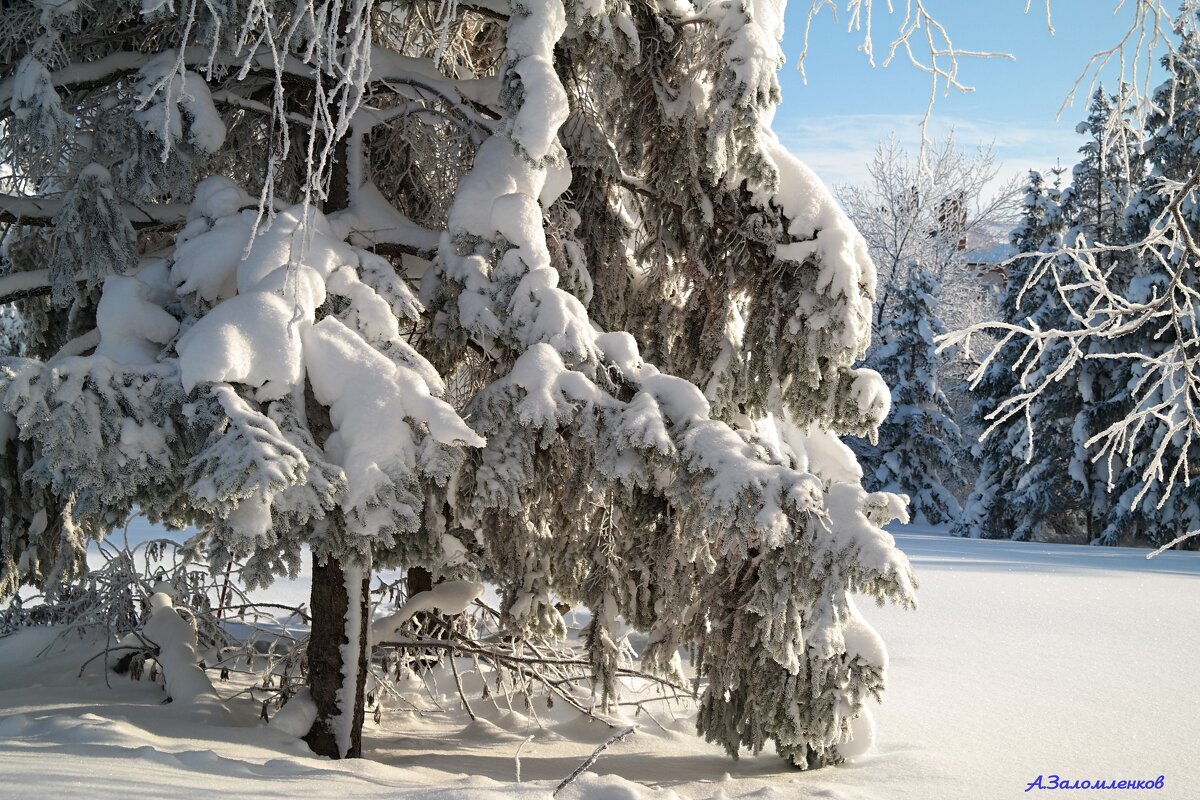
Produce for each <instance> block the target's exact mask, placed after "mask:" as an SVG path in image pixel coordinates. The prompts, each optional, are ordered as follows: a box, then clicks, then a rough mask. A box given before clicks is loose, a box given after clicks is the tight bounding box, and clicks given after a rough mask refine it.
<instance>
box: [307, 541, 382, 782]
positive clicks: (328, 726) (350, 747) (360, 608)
mask: <svg viewBox="0 0 1200 800" xmlns="http://www.w3.org/2000/svg"><path fill="white" fill-rule="evenodd" d="M347 578H349V580H348V579H347ZM370 580H371V577H370V570H360V569H359V568H357V567H352V568H350V569H349V570H345V569H343V567H342V564H341V563H340V562H339V561H337V560H336V559H334V558H330V559H328V560H327V561H326V563H324V564H321V563H319V562H318V561H317V558H316V556H313V578H312V603H311V605H310V608H311V609H312V614H313V620H312V636H311V637H310V638H309V642H308V685H309V691H310V692H311V693H312V699H313V703H315V704H316V706H317V718H316V721H315V722H313V726H312V728H311V729H310V730H309V732H308V735H306V736H305V737H304V741H306V742H308V746H309V747H310V748H312V751H313V752H314V753H316V754H317V755H321V756H329V757H330V758H359V757H360V756H362V726H363V715H364V708H365V703H364V695H365V689H366V682H367V625H368V622H369V621H370V619H369V618H370V613H369V611H370V609H369V607H368V604H367V600H368V597H369V595H368V590H369V588H370ZM351 639H353V640H354V641H353V642H352V641H351ZM349 655H352V656H353V657H354V659H355V660H356V661H357V664H356V665H355V667H356V668H355V667H351V670H352V671H353V675H352V676H348V675H347V674H346V666H347V665H346V663H345V659H346V656H349ZM350 678H352V680H351V679H350ZM345 714H349V715H350V718H349V719H347V718H346V717H344V716H343V715H345Z"/></svg>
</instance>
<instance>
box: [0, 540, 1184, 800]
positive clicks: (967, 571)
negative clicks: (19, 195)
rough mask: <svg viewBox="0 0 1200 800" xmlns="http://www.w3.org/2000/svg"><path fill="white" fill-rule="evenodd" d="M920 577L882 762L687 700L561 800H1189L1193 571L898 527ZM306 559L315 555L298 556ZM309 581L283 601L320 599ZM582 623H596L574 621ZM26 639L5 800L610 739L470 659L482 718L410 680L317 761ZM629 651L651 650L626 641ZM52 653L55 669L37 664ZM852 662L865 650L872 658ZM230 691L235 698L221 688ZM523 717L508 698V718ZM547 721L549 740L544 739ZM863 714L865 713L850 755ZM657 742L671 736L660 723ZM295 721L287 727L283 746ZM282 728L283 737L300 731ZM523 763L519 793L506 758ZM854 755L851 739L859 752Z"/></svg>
mask: <svg viewBox="0 0 1200 800" xmlns="http://www.w3.org/2000/svg"><path fill="white" fill-rule="evenodd" d="M893 531H894V533H895V535H896V539H897V541H898V543H899V544H900V546H901V547H902V548H903V549H904V551H905V552H906V553H907V554H908V556H909V558H910V559H911V560H912V562H913V563H914V565H915V567H916V569H917V572H918V575H919V577H920V580H921V591H920V600H921V608H920V610H918V611H915V612H909V611H904V610H902V609H897V608H892V607H887V608H871V609H869V616H870V620H871V624H872V626H873V627H874V628H876V629H877V630H878V631H879V633H880V634H881V635H882V637H883V639H885V640H886V641H887V643H888V650H889V652H890V656H891V657H890V663H889V665H888V675H889V682H890V686H889V689H888V692H887V694H886V695H885V699H884V703H883V704H882V705H876V704H875V703H873V702H872V703H870V708H871V710H872V712H873V716H874V725H875V728H876V730H875V745H876V746H875V749H874V751H873V752H871V753H869V754H866V755H863V756H861V757H859V758H857V759H856V760H854V761H852V762H851V763H849V764H847V765H845V766H842V767H838V768H832V769H824V770H819V771H816V772H810V773H802V772H798V771H796V770H795V769H792V768H789V767H788V766H787V765H785V764H784V763H783V762H782V761H781V760H780V759H779V758H778V757H776V756H775V755H774V754H772V753H769V752H768V753H764V754H763V755H761V756H758V757H748V756H744V757H743V758H742V759H740V760H739V761H736V762H735V761H732V760H731V759H729V758H728V757H726V756H725V755H724V754H723V753H722V751H721V750H720V749H719V748H717V747H714V746H712V745H708V744H705V743H704V742H703V741H701V740H699V739H697V738H696V737H695V736H694V734H693V733H692V725H693V723H692V719H691V717H690V715H689V714H688V713H687V711H686V709H684V708H683V707H677V708H675V709H674V710H673V711H672V710H669V709H667V708H665V707H664V706H662V705H661V704H654V705H652V706H650V707H649V708H648V711H649V712H650V713H651V714H653V716H654V719H655V720H657V723H659V724H661V725H662V728H660V727H658V724H656V723H655V722H654V721H651V720H650V719H649V717H648V716H647V715H645V714H643V715H641V716H639V717H634V718H631V719H630V722H631V723H632V724H638V725H639V726H640V727H639V729H638V731H637V733H635V734H634V735H631V736H629V737H627V738H626V739H625V740H624V741H622V742H620V743H618V744H616V745H614V746H612V747H610V748H609V749H608V750H606V751H605V752H604V753H603V754H602V755H601V756H600V758H599V760H598V761H597V762H596V764H595V765H594V766H593V767H592V769H591V770H590V771H589V772H588V773H586V774H585V775H584V776H583V777H581V778H580V779H579V781H577V782H576V783H575V784H572V786H570V787H569V788H568V789H566V790H564V792H563V793H562V794H560V795H559V797H560V798H563V800H584V799H585V798H586V800H611V799H612V798H622V799H623V800H649V799H650V798H666V799H667V800H670V798H673V797H675V798H695V799H696V800H718V798H720V799H721V800H738V799H740V798H746V799H747V800H749V799H750V798H754V800H808V799H809V798H812V799H813V800H815V799H816V798H821V799H822V800H829V799H831V798H832V800H960V799H961V798H978V799H979V800H993V798H994V799H996V800H999V799H1000V798H1016V797H1032V796H1037V794H1038V793H1037V792H1036V791H1035V792H1031V793H1029V794H1025V791H1024V790H1025V788H1026V787H1027V786H1028V785H1029V783H1030V782H1032V781H1034V780H1035V779H1036V778H1037V777H1038V776H1039V775H1043V776H1045V778H1046V781H1047V782H1048V779H1049V776H1050V775H1051V774H1057V775H1059V776H1061V777H1062V778H1070V779H1072V780H1074V779H1076V778H1079V779H1084V780H1098V779H1103V780H1125V779H1137V780H1147V779H1148V780H1153V779H1155V778H1157V777H1158V776H1159V775H1163V776H1164V788H1163V789H1161V790H1147V791H1141V792H1137V791H1126V792H1096V791H1090V792H1084V791H1079V792H1057V793H1054V792H1051V793H1050V794H1053V795H1054V796H1059V795H1061V796H1063V797H1068V798H1070V797H1085V796H1086V797H1109V796H1112V797H1118V796H1120V797H1129V798H1134V799H1135V800H1140V798H1151V797H1153V798H1156V800H1157V798H1165V799H1166V800H1190V799H1191V798H1194V797H1195V796H1196V786H1198V785H1200V761H1198V760H1197V759H1195V758H1194V757H1192V755H1191V753H1190V751H1189V750H1188V744H1187V743H1189V742H1195V741H1197V740H1200V715H1197V714H1196V713H1195V702H1194V700H1193V699H1192V695H1191V690H1190V689H1189V688H1188V687H1189V686H1190V685H1191V683H1192V677H1193V676H1194V674H1195V665H1196V664H1197V663H1200V629H1198V628H1197V626H1195V625H1194V624H1192V620H1193V617H1194V614H1195V599H1196V597H1197V589H1200V555H1198V554H1196V553H1176V552H1168V553H1165V554H1163V555H1162V556H1159V557H1157V558H1155V559H1153V560H1151V561H1147V560H1146V558H1145V556H1146V553H1147V551H1146V550H1138V549H1126V548H1089V547H1081V546H1071V545H1045V544H1029V543H1018V542H993V541H979V540H968V539H955V538H951V537H949V536H947V535H946V534H945V532H944V531H941V530H936V529H929V528H919V527H916V526H909V527H900V528H893ZM306 563H307V562H306ZM308 578H309V576H308V573H307V572H304V573H302V574H301V575H300V576H299V578H298V579H297V580H294V581H281V582H279V583H277V584H276V585H275V586H274V587H272V588H271V589H270V590H267V593H268V595H269V596H272V597H274V598H275V599H278V600H281V601H284V602H296V601H298V600H301V599H305V598H306V597H307V591H308ZM568 617H569V619H568V621H569V622H570V623H571V625H572V627H578V626H581V625H583V624H586V621H587V620H586V616H585V615H584V614H583V613H582V612H580V611H576V612H573V613H572V614H570V615H568ZM56 633H57V632H56V631H55V630H53V629H31V630H28V631H25V632H22V633H20V634H18V635H17V636H13V637H8V638H6V639H0V775H3V776H4V790H5V792H6V793H7V794H6V796H12V797H53V796H60V795H66V796H70V797H72V798H77V799H78V800H98V799H99V798H105V799H107V798H114V797H121V798H132V799H134V800H140V799H141V798H146V799H147V800H149V798H155V800H158V799H159V798H162V797H171V798H173V800H206V799H207V798H210V797H213V796H222V797H255V798H263V799H265V800H272V799H273V798H281V799H282V798H294V797H298V796H302V797H305V798H310V799H311V800H318V799H320V798H331V799H332V798H336V799H337V800H344V798H346V797H351V796H352V797H355V798H366V799H368V800H374V799H375V798H378V799H379V800H384V799H385V798H386V799H387V800H512V799H519V800H525V799H526V798H528V799H529V800H533V799H534V798H537V800H545V798H547V797H548V796H549V793H550V791H551V790H553V788H554V787H555V786H556V785H557V783H558V781H560V780H561V779H562V778H563V777H565V776H566V775H567V774H569V773H570V772H571V771H572V770H573V769H574V768H575V767H576V766H577V765H578V764H579V763H581V762H582V761H583V760H584V759H585V758H586V757H587V756H588V755H589V754H590V753H591V751H592V749H593V748H594V747H595V745H596V744H597V743H598V742H600V741H602V740H603V739H605V738H607V736H608V735H609V730H608V729H607V728H606V727H604V726H603V725H601V724H599V723H597V722H593V721H588V720H586V719H583V718H580V717H578V716H576V715H573V714H572V713H570V712H568V710H567V709H565V708H564V705H565V704H561V703H559V704H555V707H554V708H553V709H546V708H545V707H544V705H542V704H538V705H536V707H535V709H534V710H535V711H536V718H535V717H534V716H533V715H532V714H530V713H529V712H528V711H526V710H524V709H523V708H519V707H517V710H513V711H510V710H509V709H508V708H506V707H504V706H503V704H501V706H500V707H499V708H498V707H496V706H495V705H494V704H493V702H492V701H491V700H487V701H484V700H480V699H479V698H480V691H481V683H480V681H481V680H482V677H481V676H480V675H479V674H477V673H475V672H473V671H472V670H473V666H472V665H471V663H470V661H469V660H466V659H464V660H460V661H459V669H460V672H462V678H463V682H464V688H465V691H466V693H467V696H468V698H469V700H470V702H471V703H472V707H473V709H474V710H475V712H476V714H477V716H479V718H480V719H479V720H478V721H476V722H471V721H470V720H469V719H468V718H467V717H466V715H465V714H464V713H462V712H461V711H460V710H459V703H458V700H457V693H456V691H455V689H454V686H453V680H452V678H449V679H447V676H446V675H440V676H437V677H436V679H435V680H433V681H432V682H431V684H430V685H431V688H432V690H433V691H434V692H435V694H436V696H437V699H438V702H439V703H440V704H441V705H442V706H443V707H444V708H446V709H447V712H446V713H439V712H437V711H436V709H434V707H433V705H432V702H431V701H430V700H429V698H428V695H427V694H425V693H426V692H427V690H426V688H425V684H424V681H422V680H421V679H420V678H417V677H416V676H413V692H414V694H413V697H414V698H418V697H420V696H424V697H425V701H424V703H423V704H422V705H421V708H423V709H428V710H429V711H428V712H422V713H417V712H411V711H409V712H406V711H402V710H400V709H399V708H397V707H393V706H388V707H386V708H385V711H384V715H383V719H382V723H381V724H379V725H376V724H375V723H374V722H372V721H371V720H370V718H369V715H368V721H367V724H366V729H365V741H366V750H367V756H368V758H367V759H362V760H351V761H344V762H334V761H328V760H325V759H319V758H314V757H312V756H311V755H309V754H308V752H307V748H306V746H305V745H304V743H303V742H300V741H297V740H296V738H295V735H296V734H295V732H294V730H292V729H298V728H300V727H303V725H302V724H301V723H302V720H301V721H300V722H299V723H298V722H297V721H296V720H292V721H291V723H290V724H289V722H288V719H287V716H285V712H286V711H287V709H289V708H292V704H293V703H296V704H297V705H296V706H295V709H294V710H293V711H292V712H291V713H292V714H302V713H303V711H304V704H303V700H302V698H296V699H293V701H292V702H291V703H289V704H288V706H285V709H284V711H280V712H277V713H276V715H275V719H276V720H279V718H280V717H283V720H280V721H279V722H275V723H273V724H271V725H267V724H265V723H262V722H260V721H259V720H258V719H257V717H258V710H259V706H258V704H257V703H250V702H248V701H245V700H240V701H239V700H234V701H231V702H230V710H231V713H232V714H233V720H232V722H230V723H228V724H197V723H196V721H195V720H193V719H190V718H188V717H187V716H186V715H181V714H180V713H179V712H180V708H178V707H177V705H176V704H175V703H172V704H168V705H162V703H161V701H162V699H163V695H164V691H163V688H162V686H161V685H157V684H152V683H149V682H145V681H143V682H131V681H129V680H128V679H127V678H125V677H121V676H110V678H111V682H112V688H111V689H109V688H107V687H106V686H105V681H104V677H103V674H102V671H101V669H100V667H99V663H100V659H97V660H96V661H94V662H92V664H90V665H89V666H88V667H87V669H86V670H85V671H84V676H83V678H82V679H80V678H78V677H77V676H78V672H79V667H80V664H81V663H82V661H83V660H84V659H85V658H86V657H87V656H90V655H92V654H94V653H95V652H98V648H99V646H98V645H97V644H96V643H94V642H86V641H85V642H80V641H78V640H77V639H69V638H64V639H63V640H60V641H59V642H57V644H55V643H54V639H55V636H56ZM635 642H636V639H635ZM48 645H51V646H50V647H49V649H48V650H47V652H46V654H45V655H42V656H40V657H37V653H39V652H40V651H42V650H43V648H46V647H47V646H48ZM860 646H861V645H860ZM217 690H218V692H219V693H220V694H221V695H222V696H228V695H231V694H233V693H234V692H235V691H237V688H236V687H234V686H233V684H218V689H217ZM514 707H516V703H514ZM539 720H540V724H539ZM870 726H871V722H869V721H856V722H855V724H854V731H855V736H856V743H857V742H859V741H862V740H864V739H868V738H869V735H870V731H869V729H870ZM663 728H665V730H663ZM283 729H288V730H283ZM289 734H290V735H289ZM530 736H532V737H533V738H532V739H531V740H530V741H529V742H528V744H526V745H525V746H524V748H523V749H522V750H521V777H522V779H523V781H524V782H523V783H517V782H516V780H515V761H514V755H515V754H516V753H517V749H518V747H521V746H522V742H524V741H525V739H526V737H530ZM851 747H852V748H853V745H852V746H851Z"/></svg>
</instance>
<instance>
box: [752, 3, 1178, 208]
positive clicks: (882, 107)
mask: <svg viewBox="0 0 1200 800" xmlns="http://www.w3.org/2000/svg"><path fill="white" fill-rule="evenodd" d="M808 5H809V3H808V0H791V2H790V3H789V9H788V17H787V31H786V35H785V37H784V42H783V49H784V53H785V55H786V57H787V60H788V63H787V65H786V66H785V67H784V69H783V73H782V75H781V76H780V82H781V85H782V90H783V105H782V106H781V107H780V109H779V112H778V114H777V115H776V118H775V130H776V131H777V132H778V133H779V135H780V138H781V139H782V140H783V141H784V142H785V143H786V144H787V145H788V146H789V147H790V148H791V149H792V151H793V152H794V153H796V155H798V156H799V157H800V158H801V159H803V160H804V161H805V162H807V163H808V164H809V166H811V167H812V168H813V169H814V170H815V171H816V172H817V174H818V175H820V176H821V177H823V178H824V179H825V180H826V182H827V183H830V184H833V183H844V182H859V181H861V180H863V179H864V178H865V175H866V169H865V165H866V163H867V162H868V161H869V160H870V158H871V156H872V154H873V151H874V148H875V144H876V143H877V142H878V141H879V140H880V139H881V138H883V137H885V136H887V135H888V133H889V132H890V131H895V132H896V133H897V135H899V136H900V137H901V139H902V140H903V141H905V142H909V143H911V144H912V145H913V146H914V147H915V145H916V143H917V142H918V141H919V134H918V130H917V123H918V121H919V119H920V117H921V116H922V114H924V111H925V105H926V103H927V101H928V97H929V86H930V85H929V78H928V76H927V75H926V74H925V73H922V72H919V71H918V70H916V69H915V68H914V67H912V66H911V65H910V64H909V63H908V61H907V60H906V58H905V57H904V56H903V54H900V55H898V56H897V57H896V59H895V62H894V63H893V64H892V65H891V66H889V67H888V68H886V69H885V68H883V67H882V60H883V58H884V57H885V55H886V51H887V44H888V42H889V41H890V39H891V36H890V35H889V34H893V33H894V31H895V29H896V26H897V25H898V23H899V20H900V17H899V16H895V17H892V18H889V17H888V16H887V15H886V10H881V11H877V12H876V13H877V17H876V22H875V32H876V35H875V51H876V63H877V66H876V67H875V68H872V67H871V66H870V65H869V64H868V63H867V59H866V57H865V56H864V55H863V54H862V53H861V52H859V51H858V49H857V47H858V45H859V43H860V42H861V41H862V34H861V33H848V32H847V31H846V21H847V18H846V17H845V15H842V17H841V18H840V20H839V21H837V22H835V21H834V19H833V17H832V15H830V14H829V12H828V10H825V11H823V12H822V13H821V15H820V16H819V17H818V18H817V20H816V21H815V22H814V25H813V32H812V34H811V36H810V41H809V53H808V58H807V60H806V69H807V72H808V83H807V85H806V84H805V83H804V82H803V81H802V80H801V77H800V75H799V73H798V72H797V70H796V61H797V59H798V57H799V55H800V52H801V50H802V48H803V32H804V17H805V13H806V11H807V8H808ZM839 5H844V2H842V3H839ZM876 5H877V6H879V7H880V9H883V7H884V2H883V0H876ZM893 5H895V6H897V7H898V8H901V9H902V7H903V5H904V2H903V0H901V1H900V2H895V3H893ZM1116 5H1117V3H1116V2H1115V0H1053V2H1052V11H1053V22H1054V27H1055V29H1056V33H1055V34H1054V35H1053V36H1051V35H1050V32H1049V31H1048V30H1047V27H1046V17H1045V4H1044V2H1042V0H1034V1H1033V3H1032V6H1033V8H1032V10H1031V12H1030V14H1028V15H1026V14H1025V13H1024V10H1025V0H928V2H927V6H928V7H929V8H930V10H931V12H932V13H934V14H935V16H937V17H938V19H939V20H940V21H941V22H942V23H943V24H944V25H945V26H946V28H947V29H948V30H949V32H950V34H951V36H952V38H953V39H954V42H955V45H956V46H958V47H960V48H964V49H971V50H984V51H1003V52H1007V53H1011V54H1012V55H1013V57H1014V60H1012V61H1009V60H1001V59H988V60H981V59H970V60H967V61H965V62H963V64H962V66H961V67H960V72H959V80H960V81H961V82H963V83H965V84H967V85H969V86H973V87H975V91H974V92H973V93H971V94H962V93H959V92H956V91H954V90H951V93H950V95H949V96H945V95H944V94H943V93H942V92H940V91H939V95H938V98H937V105H936V107H935V109H934V115H933V121H932V123H931V126H930V132H931V135H933V136H935V137H937V136H938V135H944V133H945V132H946V131H948V130H949V129H950V128H951V127H953V128H954V130H955V139H956V141H957V142H958V143H959V144H960V145H961V146H966V147H973V146H975V145H978V144H980V143H985V144H994V146H995V149H996V153H997V155H998V157H999V159H1000V160H1001V161H1002V162H1003V166H1004V172H1005V173H1007V174H1012V173H1022V174H1023V173H1024V172H1025V171H1026V170H1028V169H1031V168H1036V169H1049V168H1050V167H1053V166H1054V163H1055V159H1056V158H1061V159H1062V162H1063V164H1064V165H1065V166H1070V165H1072V164H1073V163H1074V160H1075V151H1076V150H1077V149H1078V147H1079V146H1080V145H1081V144H1082V138H1081V137H1079V136H1078V135H1077V134H1076V133H1075V125H1076V124H1077V123H1078V122H1079V121H1080V120H1082V119H1083V117H1084V116H1085V114H1086V105H1087V97H1086V89H1087V87H1086V85H1085V86H1084V88H1083V89H1082V90H1081V92H1080V95H1079V96H1078V97H1077V98H1076V100H1075V104H1074V105H1073V106H1072V107H1070V108H1067V109H1066V110H1065V111H1064V112H1063V114H1062V119H1061V120H1058V119H1056V115H1057V114H1058V110H1059V107H1060V106H1061V105H1062V103H1063V100H1064V98H1065V97H1066V96H1067V94H1068V93H1069V92H1070V91H1071V87H1072V85H1073V83H1074V82H1075V79H1076V78H1077V77H1078V76H1079V74H1080V72H1081V71H1082V70H1083V69H1084V67H1085V66H1086V64H1087V62H1088V58H1089V56H1090V55H1091V54H1092V53H1094V52H1096V51H1097V50H1100V49H1104V48H1107V47H1111V46H1113V45H1114V44H1116V43H1117V42H1118V41H1119V40H1120V39H1121V36H1122V34H1123V32H1124V31H1125V30H1126V28H1128V26H1129V24H1130V22H1131V19H1132V12H1131V8H1130V7H1131V6H1132V5H1133V1H1132V0H1126V2H1125V7H1123V8H1120V9H1119V10H1117V11H1116V13H1115V14H1114V13H1113V9H1114V7H1115V6H1116ZM1140 66H1141V67H1142V68H1143V69H1144V62H1143V63H1142V64H1141V65H1140ZM1103 78H1104V79H1105V82H1106V85H1113V86H1115V84H1116V80H1117V71H1116V70H1115V69H1110V70H1109V71H1107V72H1106V73H1105V75H1104V76H1103ZM1157 79H1158V78H1157V77H1156V78H1155V81H1154V82H1152V84H1151V85H1154V83H1155V82H1157Z"/></svg>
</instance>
